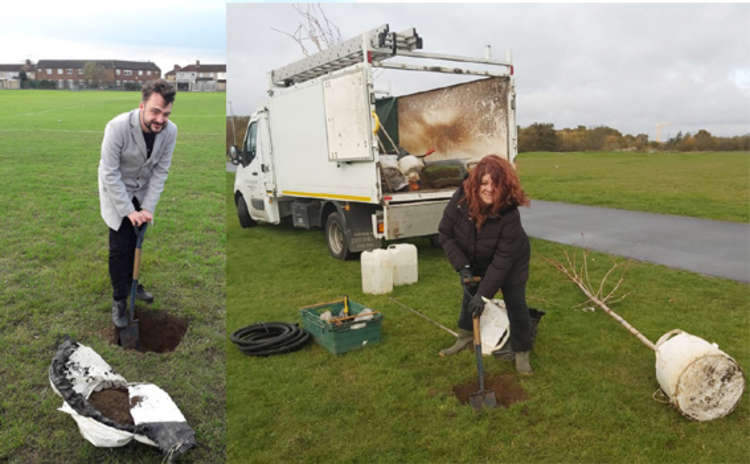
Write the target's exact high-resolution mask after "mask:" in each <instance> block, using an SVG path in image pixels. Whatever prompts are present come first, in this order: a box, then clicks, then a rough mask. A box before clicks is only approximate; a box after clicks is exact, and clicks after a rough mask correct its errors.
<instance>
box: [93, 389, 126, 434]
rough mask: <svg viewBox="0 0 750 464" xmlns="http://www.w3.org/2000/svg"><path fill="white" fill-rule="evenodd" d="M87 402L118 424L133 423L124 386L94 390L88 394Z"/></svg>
mask: <svg viewBox="0 0 750 464" xmlns="http://www.w3.org/2000/svg"><path fill="white" fill-rule="evenodd" d="M133 399H134V400H135V398H133ZM89 403H91V405H92V406H93V407H95V408H96V409H97V410H98V411H99V412H100V413H102V415H103V416H105V417H109V418H110V419H112V420H113V421H115V422H117V423H118V424H130V425H133V417H132V416H131V415H130V400H129V399H128V390H127V389H126V388H108V389H104V390H99V391H98V392H94V393H92V394H91V396H89Z"/></svg>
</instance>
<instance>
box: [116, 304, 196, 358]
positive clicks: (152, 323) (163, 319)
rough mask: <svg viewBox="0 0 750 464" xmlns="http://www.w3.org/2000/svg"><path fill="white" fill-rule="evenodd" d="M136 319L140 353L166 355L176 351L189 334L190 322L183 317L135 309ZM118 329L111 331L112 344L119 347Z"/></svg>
mask: <svg viewBox="0 0 750 464" xmlns="http://www.w3.org/2000/svg"><path fill="white" fill-rule="evenodd" d="M135 317H136V319H138V330H139V336H140V347H139V348H138V351H140V352H142V353H145V352H147V351H150V352H153V353H166V352H169V351H174V349H175V348H177V345H179V344H180V342H181V341H182V337H183V336H184V335H185V332H187V328H188V321H187V319H184V318H181V317H175V316H170V315H169V314H167V313H166V312H163V311H151V310H147V309H143V308H139V307H138V306H136V307H135ZM117 334H118V329H116V328H115V327H114V326H111V327H110V329H109V338H110V342H111V343H113V344H115V345H117V344H118V343H117V341H118V335H117Z"/></svg>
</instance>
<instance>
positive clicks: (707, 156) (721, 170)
mask: <svg viewBox="0 0 750 464" xmlns="http://www.w3.org/2000/svg"><path fill="white" fill-rule="evenodd" d="M517 162H518V166H519V170H520V172H521V177H522V181H523V185H524V188H525V189H526V192H527V193H529V194H530V195H531V197H532V198H536V199H539V200H550V201H564V202H568V203H580V204H585V205H597V206H607V207H611V208H621V209H629V210H633V211H649V212H652V213H664V214H677V215H683V216H693V217H700V218H708V219H719V220H724V221H735V222H748V221H750V188H748V186H750V153H748V152H712V153H655V154H645V153H613V152H603V153H600V152H591V153H588V152H587V153H548V152H543V153H523V154H521V155H519V156H518V158H517Z"/></svg>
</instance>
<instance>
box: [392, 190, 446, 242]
mask: <svg viewBox="0 0 750 464" xmlns="http://www.w3.org/2000/svg"><path fill="white" fill-rule="evenodd" d="M447 204H448V199H445V200H438V201H425V202H420V203H403V204H395V205H394V204H389V205H385V207H384V208H383V210H384V213H385V231H386V237H385V238H386V240H393V239H397V238H408V237H418V236H422V235H432V234H437V231H438V224H439V223H440V219H441V218H442V217H443V211H444V210H445V205H447Z"/></svg>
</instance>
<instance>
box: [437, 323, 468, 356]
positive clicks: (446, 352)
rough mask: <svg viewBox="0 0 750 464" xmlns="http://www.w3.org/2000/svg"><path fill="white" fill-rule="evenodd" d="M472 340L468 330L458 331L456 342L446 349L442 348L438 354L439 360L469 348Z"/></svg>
mask: <svg viewBox="0 0 750 464" xmlns="http://www.w3.org/2000/svg"><path fill="white" fill-rule="evenodd" d="M473 338H474V334H473V333H472V332H471V331H470V330H464V329H458V338H457V339H456V342H455V343H454V344H453V345H451V346H450V347H448V348H443V349H442V350H440V352H439V353H438V354H439V355H440V357H441V358H442V357H445V356H451V355H454V354H456V353H458V352H459V351H461V350H463V349H464V348H468V347H470V346H471V342H472V339H473Z"/></svg>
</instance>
